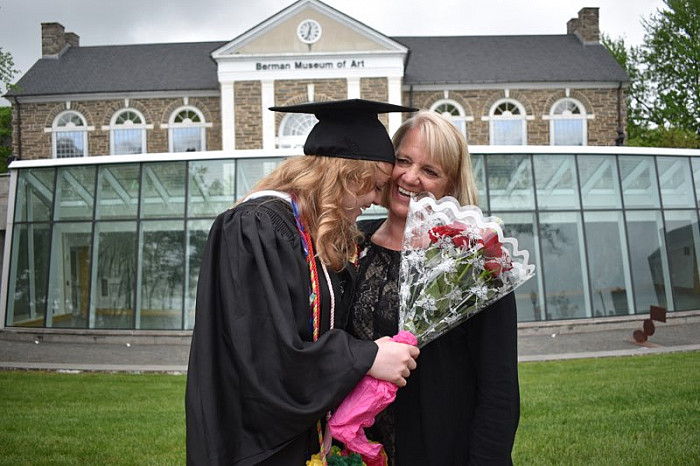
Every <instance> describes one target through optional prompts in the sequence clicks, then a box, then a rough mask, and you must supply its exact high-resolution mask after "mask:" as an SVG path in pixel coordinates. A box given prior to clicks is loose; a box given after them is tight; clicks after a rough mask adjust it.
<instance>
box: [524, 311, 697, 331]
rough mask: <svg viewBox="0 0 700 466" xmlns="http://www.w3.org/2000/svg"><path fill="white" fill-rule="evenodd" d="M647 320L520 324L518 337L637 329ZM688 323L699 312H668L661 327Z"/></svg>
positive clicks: (645, 316)
mask: <svg viewBox="0 0 700 466" xmlns="http://www.w3.org/2000/svg"><path fill="white" fill-rule="evenodd" d="M648 318H649V314H635V315H629V316H615V317H596V318H591V319H570V320H551V321H539V322H520V323H519V324H518V335H547V334H551V333H556V334H567V333H586V332H600V331H604V330H623V329H637V328H641V327H642V322H644V320H646V319H648ZM690 322H700V310H697V311H674V312H668V313H667V314H666V322H665V323H663V324H661V325H664V326H667V325H683V324H686V323H690Z"/></svg>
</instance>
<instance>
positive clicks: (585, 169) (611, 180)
mask: <svg viewBox="0 0 700 466" xmlns="http://www.w3.org/2000/svg"><path fill="white" fill-rule="evenodd" d="M578 172H579V178H580V180H581V198H582V200H583V208H584V209H596V208H608V209H610V208H617V209H620V208H622V199H621V196H620V186H619V183H618V176H617V164H616V163H615V156H613V155H579V156H578Z"/></svg>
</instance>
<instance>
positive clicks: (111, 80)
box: [7, 35, 629, 96]
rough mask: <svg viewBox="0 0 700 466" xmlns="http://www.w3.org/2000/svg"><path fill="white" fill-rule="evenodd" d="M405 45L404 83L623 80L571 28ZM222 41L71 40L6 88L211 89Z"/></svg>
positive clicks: (604, 54)
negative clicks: (73, 43)
mask: <svg viewBox="0 0 700 466" xmlns="http://www.w3.org/2000/svg"><path fill="white" fill-rule="evenodd" d="M393 39H394V40H396V41H398V42H400V43H402V44H404V45H405V46H407V47H408V48H409V49H410V56H409V59H408V64H407V68H406V74H405V77H404V84H407V85H410V84H431V83H435V84H446V83H451V84H489V83H492V84H496V83H517V82H523V83H533V82H541V83H546V82H620V81H622V82H627V81H629V78H628V76H627V74H626V73H625V71H624V70H623V69H622V68H621V67H620V66H619V65H618V64H617V62H616V61H615V59H614V58H613V57H612V55H611V54H610V53H609V52H608V51H607V49H605V47H604V46H602V45H600V44H592V45H582V44H581V42H580V41H579V40H578V39H577V38H576V37H575V36H574V35H552V36H546V35H531V36H449V37H395V38H393ZM226 43H228V42H227V41H223V42H193V43H167V44H141V45H114V46H98V47H71V48H69V49H68V50H67V51H66V52H65V53H64V54H63V55H61V56H60V58H42V59H40V60H39V61H37V62H36V64H35V65H34V66H33V67H32V68H30V69H29V71H27V73H26V74H25V75H24V76H22V78H21V79H20V80H19V81H18V83H17V85H18V89H17V90H12V91H10V92H8V93H7V95H8V96H13V95H18V96H48V95H65V94H94V93H120V92H159V91H196V90H211V91H218V89H219V82H218V79H217V73H216V63H215V62H214V60H213V59H212V58H211V57H210V54H211V52H213V51H214V50H216V49H218V48H220V47H222V46H224V45H225V44H226Z"/></svg>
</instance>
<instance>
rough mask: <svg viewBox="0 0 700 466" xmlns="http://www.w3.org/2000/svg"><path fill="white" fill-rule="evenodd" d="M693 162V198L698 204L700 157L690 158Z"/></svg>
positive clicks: (699, 203)
mask: <svg viewBox="0 0 700 466" xmlns="http://www.w3.org/2000/svg"><path fill="white" fill-rule="evenodd" d="M691 160H692V162H693V178H694V179H695V199H696V202H698V205H699V206H700V157H693V158H691Z"/></svg>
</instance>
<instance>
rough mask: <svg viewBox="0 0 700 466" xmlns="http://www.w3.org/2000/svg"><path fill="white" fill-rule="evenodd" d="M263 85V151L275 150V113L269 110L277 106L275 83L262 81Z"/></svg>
mask: <svg viewBox="0 0 700 466" xmlns="http://www.w3.org/2000/svg"><path fill="white" fill-rule="evenodd" d="M260 84H261V85H262V89H261V92H262V96H261V101H262V142H263V147H262V148H263V149H274V148H275V112H273V111H272V110H268V108H270V107H274V106H275V81H272V80H267V81H261V82H260Z"/></svg>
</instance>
